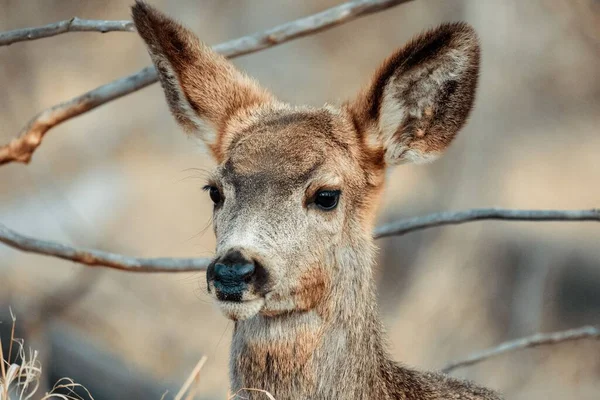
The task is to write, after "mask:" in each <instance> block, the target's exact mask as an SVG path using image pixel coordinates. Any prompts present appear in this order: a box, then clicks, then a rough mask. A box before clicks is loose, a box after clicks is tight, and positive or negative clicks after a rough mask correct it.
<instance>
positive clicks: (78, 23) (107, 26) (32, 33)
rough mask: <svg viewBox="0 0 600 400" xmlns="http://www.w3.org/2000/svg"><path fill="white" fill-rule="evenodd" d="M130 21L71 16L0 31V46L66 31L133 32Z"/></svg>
mask: <svg viewBox="0 0 600 400" xmlns="http://www.w3.org/2000/svg"><path fill="white" fill-rule="evenodd" d="M134 31H135V26H134V25H133V22H131V21H103V20H96V19H80V18H77V17H73V18H71V19H66V20H64V21H59V22H55V23H52V24H48V25H44V26H38V27H35V28H24V29H15V30H14V31H7V32H0V46H9V45H11V44H13V43H16V42H24V41H28V40H37V39H43V38H47V37H50V36H56V35H60V34H62V33H67V32H100V33H106V32H134Z"/></svg>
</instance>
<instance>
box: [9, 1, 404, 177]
mask: <svg viewBox="0 0 600 400" xmlns="http://www.w3.org/2000/svg"><path fill="white" fill-rule="evenodd" d="M408 1H411V0H358V1H351V2H348V3H343V4H340V5H339V6H336V7H332V8H330V9H328V10H325V11H323V12H320V13H317V14H314V15H311V16H309V17H305V18H300V19H297V20H295V21H291V22H288V23H285V24H282V25H279V26H277V27H275V28H271V29H268V30H266V31H264V32H260V33H255V34H253V35H248V36H244V37H242V38H239V39H235V40H232V41H229V42H226V43H222V44H219V45H217V46H214V47H213V49H214V50H215V51H217V52H219V53H221V54H223V55H224V56H226V57H229V58H234V57H238V56H241V55H245V54H250V53H254V52H257V51H260V50H263V49H266V48H269V47H273V46H276V45H279V44H282V43H285V42H288V41H290V40H293V39H297V38H300V37H303V36H307V35H311V34H313V33H317V32H320V31H323V30H326V29H329V28H332V27H334V26H337V25H340V24H343V23H346V22H349V21H352V20H354V19H356V18H358V17H361V16H365V15H369V14H372V13H375V12H378V11H382V10H385V9H388V8H390V7H393V6H396V5H399V4H402V3H406V2H408ZM157 80H158V76H157V74H156V70H155V69H154V67H153V66H150V67H147V68H144V69H142V70H141V71H139V72H136V73H135V74H132V75H129V76H127V77H124V78H121V79H119V80H116V81H114V82H111V83H108V84H106V85H103V86H100V87H98V88H96V89H94V90H91V91H89V92H87V93H84V94H83V95H81V96H77V97H75V98H73V99H71V100H68V101H66V102H63V103H60V104H57V105H55V106H53V107H51V108H49V109H46V110H45V111H42V112H41V113H39V114H38V115H36V116H35V117H34V118H33V119H32V120H31V121H30V122H29V123H28V124H27V126H26V127H25V128H24V129H22V130H21V132H20V133H19V136H18V137H17V138H15V139H13V140H12V141H11V142H10V143H8V144H6V145H3V146H0V165H2V164H6V163H9V162H21V163H28V162H29V161H30V160H31V156H32V154H33V152H34V151H35V150H36V149H37V148H38V147H39V145H40V144H41V142H42V139H43V138H44V135H45V134H46V132H48V130H50V129H51V128H53V127H55V126H56V125H58V124H60V123H62V122H64V121H66V120H68V119H71V118H74V117H77V116H78V115H81V114H83V113H85V112H88V111H91V110H93V109H94V108H96V107H98V106H100V105H102V104H105V103H108V102H110V101H112V100H115V99H118V98H119V97H122V96H125V95H127V94H129V93H132V92H135V91H137V90H140V89H142V88H144V87H146V86H148V85H151V84H153V83H154V82H156V81H157Z"/></svg>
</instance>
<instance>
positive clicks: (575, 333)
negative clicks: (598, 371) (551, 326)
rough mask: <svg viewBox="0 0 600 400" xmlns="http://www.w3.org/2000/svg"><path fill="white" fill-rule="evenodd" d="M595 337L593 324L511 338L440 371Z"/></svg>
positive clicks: (599, 333) (599, 335) (598, 337)
mask: <svg viewBox="0 0 600 400" xmlns="http://www.w3.org/2000/svg"><path fill="white" fill-rule="evenodd" d="M581 339H595V340H600V329H599V328H597V327H594V326H584V327H582V328H577V329H569V330H566V331H560V332H553V333H538V334H535V335H532V336H527V337H524V338H521V339H516V340H511V341H508V342H504V343H501V344H500V345H498V346H496V347H492V348H490V349H487V350H483V351H480V352H477V353H473V354H472V355H470V356H469V357H467V358H465V359H463V360H459V361H455V362H452V363H450V364H448V365H446V366H445V367H444V368H443V369H442V372H444V373H450V372H451V371H453V370H455V369H457V368H463V367H466V366H469V365H473V364H477V363H480V362H482V361H485V360H487V359H489V358H493V357H498V356H500V355H502V354H505V353H510V352H513V351H517V350H523V349H527V348H532V347H538V346H545V345H550V344H557V343H563V342H570V341H572V340H581Z"/></svg>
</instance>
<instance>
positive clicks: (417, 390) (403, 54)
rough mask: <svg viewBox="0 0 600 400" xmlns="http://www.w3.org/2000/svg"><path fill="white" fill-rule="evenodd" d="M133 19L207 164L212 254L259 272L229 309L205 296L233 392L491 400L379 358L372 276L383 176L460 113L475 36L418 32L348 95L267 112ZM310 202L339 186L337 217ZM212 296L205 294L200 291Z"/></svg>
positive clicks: (154, 21)
mask: <svg viewBox="0 0 600 400" xmlns="http://www.w3.org/2000/svg"><path fill="white" fill-rule="evenodd" d="M133 18H134V21H135V24H136V27H137V30H138V32H139V34H140V35H141V37H142V38H143V39H144V41H145V42H146V44H147V46H148V49H149V52H150V55H151V57H152V60H153V61H154V63H155V65H156V67H157V70H158V72H159V75H160V78H161V84H162V86H163V89H164V91H165V94H166V97H167V103H168V105H169V108H170V109H171V111H172V113H173V114H174V116H175V118H176V120H177V121H178V122H179V124H180V125H181V126H182V127H183V128H184V129H185V130H187V131H188V132H193V133H196V134H197V135H199V136H200V138H201V139H202V140H204V142H205V143H206V145H207V147H208V148H209V149H210V152H211V154H212V156H213V157H214V159H215V161H216V163H217V167H216V169H215V171H214V172H213V174H212V177H211V180H210V182H209V183H210V184H211V185H214V186H215V187H217V188H218V189H219V190H220V192H221V195H222V198H223V201H222V202H221V203H220V204H218V205H217V206H216V207H215V212H214V230H215V234H216V237H217V249H216V254H217V257H219V256H222V255H224V254H226V253H227V252H228V251H231V250H232V249H235V250H236V251H239V252H240V254H242V255H243V256H244V257H246V258H248V259H251V260H254V261H255V262H257V263H259V264H260V265H261V266H262V267H264V270H265V271H266V274H267V276H268V279H267V280H266V282H265V283H264V284H262V285H250V286H249V288H248V290H246V291H245V292H244V293H243V296H242V301H241V302H223V301H218V300H216V297H215V301H216V302H217V304H218V305H219V307H220V309H221V310H222V311H223V313H224V314H225V315H226V316H227V317H228V318H230V319H232V320H234V321H236V322H235V329H234V334H233V343H232V348H231V365H230V367H231V368H230V371H231V372H230V373H231V391H232V392H236V391H237V390H238V389H240V388H248V387H249V388H256V389H262V390H267V391H269V392H270V393H271V394H273V396H274V397H275V398H276V399H278V400H287V399H450V398H454V399H486V400H490V399H498V396H497V395H496V394H494V393H493V392H491V391H489V390H486V389H482V388H479V387H477V386H475V385H473V384H471V383H468V382H464V381H460V380H456V379H452V378H450V377H447V376H445V375H442V374H434V373H423V372H417V371H415V370H412V369H409V368H405V367H402V366H400V365H399V364H397V363H395V362H393V361H391V360H390V358H389V357H388V355H387V352H386V350H385V346H384V344H383V343H384V342H383V339H382V326H381V323H380V319H379V316H378V311H377V304H376V296H375V285H374V282H373V278H372V267H373V264H374V255H375V247H374V244H373V239H372V236H371V232H372V229H373V224H374V220H375V216H376V212H377V207H378V203H379V199H380V196H381V192H382V189H383V184H384V177H385V169H386V167H387V166H389V165H393V164H400V163H404V162H425V161H430V160H432V159H434V158H435V157H437V156H438V155H440V154H441V153H442V152H443V150H444V149H445V148H446V147H447V146H448V145H449V144H450V142H451V141H452V139H453V138H454V137H455V135H456V133H457V132H458V130H459V129H460V128H461V127H462V126H463V124H464V123H465V121H466V118H467V116H468V114H469V111H470V109H471V107H472V104H473V99H474V93H475V88H476V83H477V72H478V65H479V46H478V42H477V37H476V35H475V33H474V31H473V30H472V28H470V27H469V26H467V25H465V24H447V25H443V26H441V27H439V28H438V29H435V30H432V31H429V32H427V33H425V34H424V35H422V36H420V37H418V38H416V39H415V40H413V41H411V42H410V43H409V44H408V45H407V46H406V47H404V48H402V49H400V50H398V51H396V52H395V53H394V54H393V55H392V56H390V57H389V58H388V59H387V60H386V61H385V62H384V63H383V64H382V66H381V68H380V69H379V70H378V71H377V72H376V73H375V75H374V77H373V79H372V81H371V84H369V85H368V86H367V87H366V88H365V89H364V90H363V91H362V92H361V94H359V95H358V96H357V98H356V99H354V100H352V101H349V102H348V103H346V104H343V105H342V106H340V107H336V106H332V105H326V106H324V107H322V108H311V107H294V106H291V105H288V104H285V103H283V102H281V101H278V100H276V99H275V97H274V96H273V95H271V94H270V93H268V92H266V91H265V90H264V89H262V88H260V87H259V86H258V84H256V83H255V82H254V81H253V80H251V79H250V78H248V77H246V76H245V75H244V74H243V73H241V72H239V71H237V70H236V69H235V68H234V67H233V66H232V65H231V64H230V63H229V62H228V61H226V60H225V59H224V58H223V57H221V56H219V55H217V54H215V53H214V52H212V51H211V50H210V49H209V48H208V47H207V46H205V45H204V44H202V43H201V42H200V41H199V40H198V39H197V38H196V37H195V35H194V34H193V33H191V32H190V31H189V30H187V29H186V28H184V27H183V26H181V25H180V24H178V23H176V22H175V21H173V20H172V19H170V18H169V17H167V16H165V15H164V14H162V13H160V12H159V11H157V10H155V9H154V8H152V7H150V6H148V5H146V4H144V3H137V4H136V5H135V6H134V8H133ZM319 190H340V191H341V195H340V200H339V204H338V206H337V208H335V209H334V210H331V211H324V210H322V209H319V208H318V207H317V206H316V205H315V204H314V203H312V202H311V199H313V198H314V196H315V194H316V193H317V191H319ZM207 201H208V200H207ZM208 289H209V292H210V293H211V295H214V293H215V290H214V289H215V288H214V286H213V283H212V281H211V279H208ZM245 395H247V396H248V397H249V398H251V399H257V398H263V397H262V396H263V394H261V393H257V392H248V393H245Z"/></svg>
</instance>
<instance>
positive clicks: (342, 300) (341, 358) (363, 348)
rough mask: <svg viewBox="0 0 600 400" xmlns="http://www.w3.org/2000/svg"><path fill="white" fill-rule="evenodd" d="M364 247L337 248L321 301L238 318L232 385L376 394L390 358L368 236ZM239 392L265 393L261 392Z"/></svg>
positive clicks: (288, 395)
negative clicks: (299, 308) (278, 313)
mask: <svg viewBox="0 0 600 400" xmlns="http://www.w3.org/2000/svg"><path fill="white" fill-rule="evenodd" d="M364 248H366V249H368V251H365V250H362V249H361V251H356V250H354V249H345V250H344V251H343V254H341V253H340V254H337V255H336V257H335V258H336V265H335V267H334V270H335V271H336V272H334V282H335V283H334V284H332V285H331V289H330V293H329V295H328V296H326V299H327V300H325V301H324V304H322V305H321V306H320V307H317V308H316V309H314V310H310V311H306V312H293V313H288V314H285V315H281V316H276V317H265V316H262V315H258V316H256V317H254V318H251V319H249V320H245V321H238V322H236V325H235V330H234V334H233V342H232V350H231V381H232V382H231V383H232V391H233V392H235V391H237V390H239V389H241V388H255V389H262V390H267V391H269V392H270V393H271V394H273V395H274V396H275V398H276V399H278V400H284V399H292V398H293V399H303V398H310V399H321V398H322V399H331V398H371V397H373V395H374V393H373V392H372V390H373V388H375V387H378V386H380V385H377V383H376V382H377V380H378V379H379V374H380V371H381V370H382V368H383V366H384V365H385V364H386V363H387V361H386V357H385V353H384V351H383V349H382V345H381V339H380V338H381V333H380V332H381V324H380V321H379V318H378V313H377V305H376V296H375V287H374V286H375V285H374V282H373V278H372V276H371V275H372V271H371V266H372V262H373V258H374V257H373V252H372V251H371V249H372V246H371V244H370V242H367V243H366V246H365V247H364ZM349 271H350V273H349ZM369 390H370V391H371V392H370V393H369V394H368V395H367V394H366V391H369ZM362 391H365V393H362ZM344 394H347V396H343V395H344ZM244 396H249V397H250V398H264V397H261V394H260V393H259V392H247V393H244ZM262 396H264V395H262ZM374 398H377V397H376V396H375V397H374ZM380 398H381V397H380Z"/></svg>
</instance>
